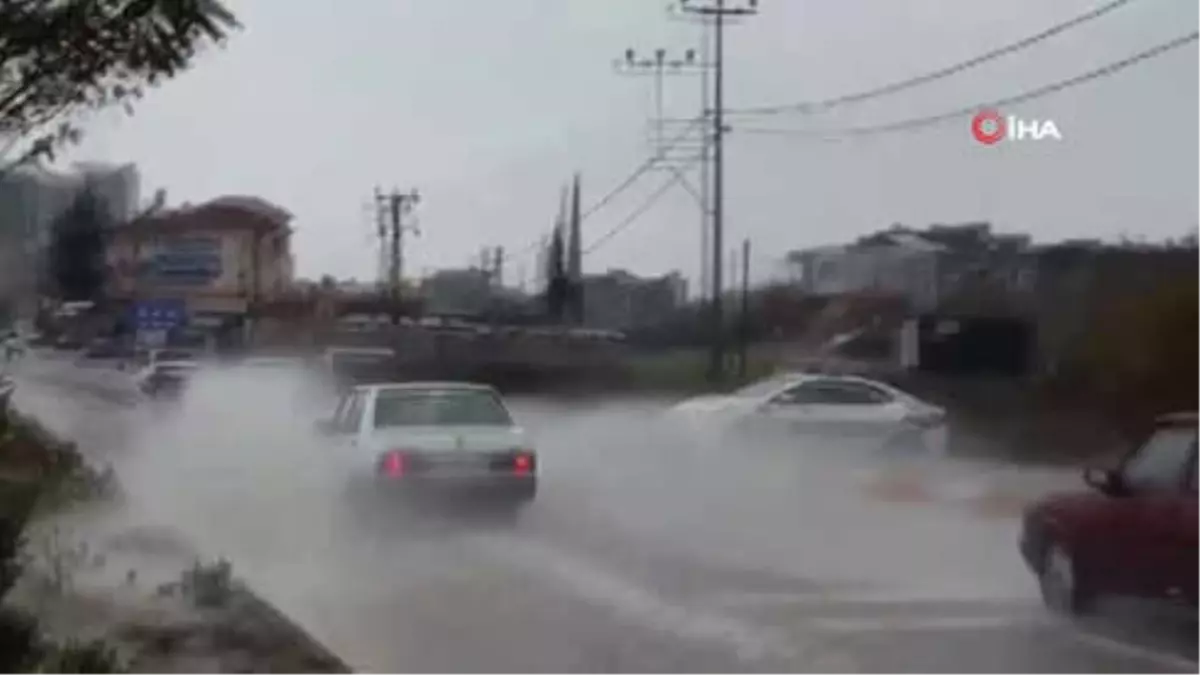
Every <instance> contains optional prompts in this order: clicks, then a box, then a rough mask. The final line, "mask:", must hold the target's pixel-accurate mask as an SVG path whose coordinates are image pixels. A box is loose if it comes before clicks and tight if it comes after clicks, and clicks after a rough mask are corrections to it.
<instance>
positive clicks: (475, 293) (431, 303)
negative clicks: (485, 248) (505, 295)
mask: <svg viewBox="0 0 1200 675" xmlns="http://www.w3.org/2000/svg"><path fill="white" fill-rule="evenodd" d="M420 293H421V297H422V298H423V299H424V301H425V309H426V311H428V312H429V313H431V314H469V315H479V314H483V313H485V312H486V311H487V310H488V308H489V307H490V306H491V305H492V301H493V300H494V298H495V295H496V293H495V289H494V288H493V283H492V275H491V274H490V273H489V272H488V271H486V270H482V269H479V268H477V267H469V268H465V269H443V270H437V271H436V272H434V273H432V274H430V275H429V276H427V277H425V279H423V280H422V281H421V291H420Z"/></svg>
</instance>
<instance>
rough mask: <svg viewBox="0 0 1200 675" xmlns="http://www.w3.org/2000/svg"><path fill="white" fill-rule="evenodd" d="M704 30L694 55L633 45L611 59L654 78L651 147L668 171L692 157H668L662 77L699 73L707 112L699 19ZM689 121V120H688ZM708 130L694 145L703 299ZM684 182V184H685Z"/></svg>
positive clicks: (619, 67)
mask: <svg viewBox="0 0 1200 675" xmlns="http://www.w3.org/2000/svg"><path fill="white" fill-rule="evenodd" d="M701 24H702V26H703V27H704V31H703V34H702V44H701V49H700V57H699V58H697V56H696V50H694V49H688V50H685V51H684V53H683V56H682V57H671V56H669V55H668V52H667V50H666V49H665V48H662V47H659V48H657V49H655V50H654V52H653V54H654V55H653V56H652V57H640V56H639V55H638V53H637V52H636V51H635V50H633V49H626V50H625V55H624V58H623V59H618V60H617V61H616V62H614V63H613V68H614V70H615V71H616V72H617V73H618V74H621V75H640V76H645V75H648V76H650V77H652V78H653V81H654V108H655V111H654V120H653V135H652V144H651V145H652V151H653V156H654V157H655V158H656V159H657V160H658V162H659V163H660V166H659V167H656V168H665V169H667V170H669V171H672V172H674V173H676V174H677V175H678V174H680V173H681V169H680V168H679V167H678V166H676V164H678V163H679V162H680V160H681V159H683V160H684V161H689V162H690V161H694V160H693V159H692V158H691V157H686V158H680V157H679V156H678V155H676V156H675V157H674V158H672V157H668V153H669V151H670V148H668V147H667V145H666V132H665V127H666V123H667V120H666V119H665V118H664V116H663V115H664V104H663V80H664V77H665V76H680V75H699V76H700V82H701V86H700V101H701V103H700V107H701V115H702V116H704V115H705V114H706V109H707V107H708V79H709V78H708V71H710V70H711V69H712V65H713V64H712V62H711V61H710V60H709V54H708V52H709V44H708V42H709V41H708V29H707V24H708V21H701ZM672 122H683V120H672ZM689 123H690V122H689ZM708 141H709V132H708V129H706V128H704V129H702V130H701V141H700V147H699V148H697V149H696V152H697V153H698V156H697V157H696V158H695V159H699V161H700V170H701V177H700V182H701V187H700V194H699V195H696V194H695V192H694V191H693V192H692V194H693V195H694V196H696V197H697V201H698V202H699V204H700V240H701V244H700V249H701V250H700V287H701V291H700V297H701V300H702V301H703V298H704V294H705V293H707V292H708V291H707V288H708V267H709V261H708V258H709V251H708V246H709V241H708V240H709V236H708V221H709V215H710V211H709V204H708V202H709V200H708V192H709V183H710V179H709V176H708V162H709V142H708ZM690 154H691V152H690V151H689V150H686V149H685V155H690ZM685 186H686V185H685ZM689 190H690V188H689Z"/></svg>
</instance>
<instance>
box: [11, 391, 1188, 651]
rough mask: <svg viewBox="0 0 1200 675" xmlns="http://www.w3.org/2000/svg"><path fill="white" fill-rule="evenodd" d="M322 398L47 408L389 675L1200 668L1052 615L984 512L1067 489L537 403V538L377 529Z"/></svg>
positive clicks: (296, 395)
mask: <svg viewBox="0 0 1200 675" xmlns="http://www.w3.org/2000/svg"><path fill="white" fill-rule="evenodd" d="M304 384H305V383H303V382H302V381H301V380H300V379H299V378H298V377H293V376H291V375H288V374H266V373H254V374H253V375H250V374H238V373H234V372H227V373H222V374H214V375H212V376H210V377H207V378H205V379H204V380H201V381H199V382H197V386H196V387H195V388H193V389H192V390H191V391H190V392H189V394H188V397H187V398H186V399H185V400H184V401H183V402H182V403H181V404H180V405H179V406H177V407H156V406H151V407H140V408H135V409H124V408H123V409H116V408H112V407H109V408H108V409H107V410H108V412H107V413H106V414H104V415H100V414H98V413H96V412H95V411H96V406H97V405H99V404H97V403H95V401H94V397H92V399H89V400H92V403H88V404H86V405H85V404H84V403H82V402H81V401H83V400H84V397H78V398H70V397H65V398H64V397H62V396H58V397H55V396H51V395H40V394H39V393H38V390H37V388H36V387H34V388H31V389H27V391H26V392H25V397H24V399H23V401H24V404H23V405H26V406H28V407H29V408H30V409H31V411H32V412H35V414H39V411H38V410H37V408H39V407H40V408H41V413H40V414H47V413H48V414H51V415H53V416H55V417H56V418H60V419H66V418H70V419H72V420H73V422H72V423H70V424H68V425H66V426H67V427H68V428H69V429H70V432H71V433H73V434H76V435H79V434H85V433H86V432H88V430H89V429H103V430H104V432H103V434H102V435H101V436H100V437H99V440H97V441H96V442H95V444H96V445H101V444H108V445H110V446H113V447H112V448H111V451H110V452H105V453H103V454H104V456H105V457H106V458H108V459H109V460H111V461H113V462H114V463H115V464H116V466H117V469H118V473H119V475H120V476H121V479H122V483H123V484H124V486H125V487H126V489H127V491H128V493H129V495H130V497H131V499H130V510H129V513H128V514H127V517H128V518H130V520H131V522H134V521H136V522H137V523H138V524H151V525H154V524H158V525H163V526H169V527H172V528H175V529H177V530H180V531H182V532H183V533H184V534H185V535H186V536H187V537H188V539H189V540H190V541H191V542H193V543H194V545H195V546H196V547H197V548H199V549H201V550H204V551H205V552H207V553H210V554H212V555H224V556H226V557H228V558H230V559H231V560H232V561H233V562H234V567H235V571H236V572H237V573H239V574H241V575H243V576H245V577H246V578H247V579H248V580H249V581H250V582H251V583H252V584H253V585H254V586H255V587H256V588H257V589H259V590H260V591H261V592H262V593H263V594H264V595H266V596H267V597H269V598H270V599H271V600H272V601H273V602H275V603H276V604H278V605H279V606H280V607H281V608H282V609H283V610H284V611H285V612H287V613H289V614H291V615H292V616H293V617H295V618H296V619H297V620H298V621H300V622H301V623H302V624H303V625H305V626H306V627H308V628H309V629H310V630H311V631H312V632H313V633H314V634H315V635H316V636H317V637H318V639H321V640H323V641H324V642H326V643H327V644H328V645H329V646H330V647H331V648H332V649H333V650H334V651H336V652H338V653H339V654H340V655H341V656H343V657H344V658H345V659H346V660H347V661H349V662H350V663H351V664H352V665H354V666H355V667H358V668H361V669H364V670H401V671H415V670H435V671H462V670H490V671H493V672H495V671H500V672H507V671H513V672H515V671H525V672H549V671H560V672H561V671H564V670H565V671H580V670H591V671H596V670H621V671H659V672H665V671H678V670H690V671H696V670H701V671H712V670H737V671H742V670H825V671H862V670H899V671H910V670H911V671H918V670H919V671H923V672H931V671H943V670H947V671H949V670H958V671H963V670H965V671H995V670H1011V671H1034V670H1036V671H1087V670H1097V671H1109V670H1112V671H1119V670H1155V671H1163V670H1168V671H1170V670H1179V669H1182V670H1194V669H1195V664H1194V660H1195V656H1196V647H1195V625H1194V623H1193V624H1191V628H1190V630H1191V637H1190V638H1186V637H1183V636H1182V633H1181V632H1180V631H1181V630H1187V627H1186V626H1185V627H1184V629H1179V628H1178V624H1177V623H1173V621H1174V620H1173V619H1171V618H1165V619H1163V618H1159V617H1157V615H1155V616H1153V617H1150V618H1148V619H1146V620H1145V621H1143V622H1142V623H1141V624H1139V625H1140V626H1146V627H1145V628H1138V627H1134V628H1129V627H1127V626H1124V625H1123V624H1122V627H1120V628H1119V630H1118V631H1117V632H1116V633H1114V632H1113V630H1112V629H1111V628H1110V627H1109V626H1108V625H1107V624H1105V625H1104V626H1099V627H1096V628H1095V630H1091V627H1088V626H1083V627H1081V626H1076V625H1065V624H1064V623H1063V622H1061V621H1058V620H1056V619H1053V618H1052V617H1050V616H1048V615H1047V614H1046V613H1045V612H1044V611H1043V610H1042V609H1041V607H1040V605H1039V603H1038V600H1037V595H1036V586H1035V584H1034V582H1033V579H1032V577H1031V576H1030V574H1029V573H1028V571H1027V570H1026V569H1025V568H1024V565H1023V563H1022V561H1021V560H1020V558H1019V556H1018V554H1017V548H1016V540H1017V533H1018V526H1019V523H1018V520H1017V518H1016V514H1018V513H1019V509H1018V510H1014V509H1012V508H1009V509H1007V510H1004V509H1001V510H1000V511H999V512H998V513H997V512H987V511H986V510H984V509H981V508H979V507H978V505H977V504H976V502H975V501H973V497H975V496H981V495H985V494H991V493H995V492H997V491H999V492H1004V491H1006V490H1007V491H1015V492H1017V493H1020V492H1021V490H1025V493H1029V492H1030V491H1031V490H1032V491H1034V492H1036V491H1038V490H1044V489H1049V488H1050V487H1057V486H1059V485H1061V484H1063V480H1064V477H1063V476H1061V475H1059V474H1045V473H1041V474H1039V473H1034V472H1030V471H1024V470H1021V469H1018V468H1015V467H1003V466H987V465H983V464H979V463H965V462H954V461H951V460H947V459H944V458H910V459H907V460H898V459H892V460H885V459H882V458H879V457H877V456H872V455H870V454H865V453H859V452H841V450H844V448H839V447H836V446H835V445H831V444H830V443H828V442H827V441H826V442H816V441H812V440H808V441H801V440H799V439H795V440H793V441H790V442H777V443H759V442H755V443H751V442H748V441H746V442H738V441H735V440H731V439H721V438H717V437H715V436H713V435H712V434H708V433H699V434H695V433H693V434H688V435H681V434H679V433H676V432H675V431H673V430H672V429H673V427H669V426H664V424H663V422H662V419H661V414H662V412H663V410H664V409H665V407H666V403H665V402H664V401H654V400H606V401H589V402H578V401H576V402H569V403H568V402H561V401H558V402H556V401H553V400H544V399H541V400H539V399H536V398H524V399H515V400H513V401H512V406H513V409H514V413H515V415H516V417H517V418H518V421H519V422H520V423H521V424H522V425H524V426H525V427H526V428H528V429H529V430H530V431H531V432H532V433H533V435H534V437H535V438H536V440H537V449H538V451H539V458H540V463H539V469H540V475H541V490H540V492H539V497H538V500H537V501H536V502H535V503H534V504H532V505H531V507H530V508H529V509H528V510H527V511H526V512H525V513H523V514H522V517H521V519H520V520H519V521H517V522H515V523H499V522H496V521H494V520H489V519H481V518H472V517H462V516H454V517H452V516H449V515H447V516H444V517H433V516H426V517H423V518H420V519H413V518H400V515H401V514H398V513H397V514H395V515H396V516H397V518H396V520H397V522H396V523H394V524H393V523H389V522H388V520H389V517H388V516H390V515H391V514H382V516H383V518H382V522H380V521H376V520H375V519H371V521H370V522H367V521H364V520H362V519H361V518H357V517H355V516H354V515H353V514H352V513H351V512H350V510H349V509H348V507H347V500H346V491H345V486H344V485H343V484H342V483H341V481H340V480H339V479H338V476H339V475H340V473H339V472H338V470H337V468H338V466H339V465H338V462H339V457H337V456H336V453H334V452H333V451H332V449H331V448H329V447H326V446H324V445H322V444H321V442H320V441H319V439H317V438H316V437H315V436H314V435H313V433H312V420H313V417H314V414H313V412H312V410H313V409H312V407H311V406H312V399H311V397H309V396H307V394H306V393H305V391H306V390H305V387H304ZM29 392H32V393H29ZM101 407H102V406H101ZM118 445H119V446H120V447H116V446H118ZM85 450H87V448H85ZM92 451H93V452H97V453H101V452H102V451H101V450H100V449H93V450H92ZM1066 479H1069V480H1068V482H1067V484H1072V483H1073V482H1075V481H1074V479H1073V478H1071V477H1069V476H1068V477H1066ZM889 482H890V483H891V484H893V488H894V487H895V486H900V487H902V488H903V489H891V490H881V489H879V486H880V485H887V484H889ZM1139 611H1140V610H1139ZM1193 618H1194V617H1193ZM1172 631H1174V633H1173V632H1172ZM1176 633H1178V634H1176ZM1189 640H1190V642H1189Z"/></svg>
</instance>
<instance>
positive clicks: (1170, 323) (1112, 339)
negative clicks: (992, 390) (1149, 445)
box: [1060, 275, 1200, 428]
mask: <svg viewBox="0 0 1200 675" xmlns="http://www.w3.org/2000/svg"><path fill="white" fill-rule="evenodd" d="M1198 306H1200V293H1198V292H1197V285H1196V277H1195V276H1194V275H1190V276H1188V275H1179V276H1174V277H1172V278H1169V279H1164V280H1163V281H1161V282H1160V283H1158V284H1156V285H1155V286H1154V287H1153V288H1152V289H1150V291H1149V292H1146V293H1137V294H1134V293H1129V294H1125V295H1123V296H1118V297H1113V298H1111V299H1110V300H1108V301H1107V302H1106V303H1105V304H1104V305H1103V307H1102V309H1101V310H1100V311H1099V312H1098V313H1097V315H1096V316H1095V317H1094V319H1093V320H1092V322H1091V325H1090V326H1088V331H1087V333H1088V335H1089V336H1090V339H1089V340H1088V341H1087V342H1086V343H1084V344H1083V345H1082V347H1081V349H1080V350H1079V351H1078V352H1077V353H1075V354H1073V355H1072V356H1071V364H1070V365H1071V369H1070V371H1069V373H1068V375H1067V376H1068V378H1069V381H1068V382H1065V383H1060V384H1063V385H1066V386H1069V387H1071V388H1074V389H1079V388H1084V389H1086V391H1087V393H1088V395H1089V397H1090V398H1093V399H1095V403H1096V404H1098V405H1099V406H1100V407H1101V408H1102V409H1103V410H1104V411H1105V412H1106V413H1107V414H1109V415H1111V416H1112V418H1113V421H1116V422H1118V424H1120V425H1121V426H1123V427H1126V428H1128V427H1131V426H1132V427H1136V426H1138V425H1140V424H1144V423H1145V422H1146V420H1147V419H1149V418H1152V417H1153V416H1155V415H1159V414H1163V413H1167V412H1174V411H1181V410H1195V409H1196V407H1197V390H1196V374H1197V372H1198V367H1200V363H1198V360H1197V349H1196V344H1197V339H1198V333H1200V331H1198V326H1200V311H1198Z"/></svg>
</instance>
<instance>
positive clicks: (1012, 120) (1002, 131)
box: [971, 110, 1062, 145]
mask: <svg viewBox="0 0 1200 675" xmlns="http://www.w3.org/2000/svg"><path fill="white" fill-rule="evenodd" d="M971 135H972V136H974V137H975V140H977V141H979V142H980V143H982V144H984V145H995V144H997V143H999V142H1000V141H1047V140H1049V141H1061V140H1062V133H1061V132H1059V130H1058V126H1057V125H1055V124H1054V120H1029V119H1023V118H1020V117H1016V116H1015V115H1007V116H1005V115H1001V114H1000V113H999V112H997V111H995V110H982V111H980V112H979V113H978V114H976V115H975V117H974V118H972V119H971Z"/></svg>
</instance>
